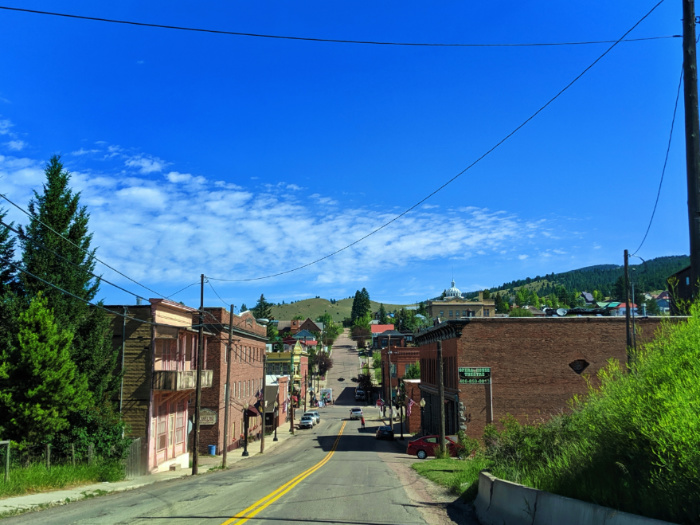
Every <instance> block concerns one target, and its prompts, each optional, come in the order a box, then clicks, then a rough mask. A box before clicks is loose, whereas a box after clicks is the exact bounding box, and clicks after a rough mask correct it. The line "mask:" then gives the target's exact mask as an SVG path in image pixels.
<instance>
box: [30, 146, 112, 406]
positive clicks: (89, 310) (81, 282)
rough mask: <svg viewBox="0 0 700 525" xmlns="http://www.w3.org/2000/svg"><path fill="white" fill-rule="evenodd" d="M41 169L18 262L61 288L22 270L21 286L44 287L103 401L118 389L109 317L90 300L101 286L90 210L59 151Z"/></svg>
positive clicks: (33, 291) (32, 294)
mask: <svg viewBox="0 0 700 525" xmlns="http://www.w3.org/2000/svg"><path fill="white" fill-rule="evenodd" d="M45 174H46V182H45V183H44V185H43V193H41V194H39V193H38V192H36V191H35V192H34V197H33V198H32V200H31V201H30V203H29V212H30V213H31V219H30V222H29V225H28V226H27V228H26V229H24V228H22V227H20V241H21V244H22V248H23V252H22V261H23V263H24V269H25V270H26V271H27V272H29V273H31V274H33V275H34V276H36V277H38V278H39V279H42V280H43V281H46V282H47V283H51V284H53V285H55V286H56V287H58V288H61V289H62V290H64V291H61V290H58V289H56V288H54V287H52V286H50V285H49V284H46V283H45V282H43V281H42V280H39V279H37V278H35V277H32V276H30V275H28V274H26V273H23V274H22V275H21V276H20V281H21V288H22V292H23V293H24V295H25V296H26V297H27V298H28V299H29V300H31V299H32V298H33V297H35V296H36V295H37V294H38V293H39V292H42V293H43V295H44V297H46V299H47V302H48V304H49V306H50V307H51V309H52V311H53V313H54V316H55V318H56V323H57V324H58V325H59V326H61V327H63V328H66V329H68V330H70V331H71V332H72V333H73V344H72V345H71V358H72V359H73V361H74V362H75V364H76V365H77V367H78V371H79V373H80V374H82V375H84V376H85V377H86V378H87V381H88V385H89V387H90V390H91V391H92V393H93V394H94V396H95V399H96V400H97V401H98V402H102V401H103V400H105V399H107V398H108V397H109V396H110V395H111V394H112V393H113V392H115V391H116V387H117V384H118V383H117V378H116V377H115V375H114V370H115V366H116V360H117V355H118V354H117V352H116V351H114V350H113V348H112V344H111V340H110V339H109V337H108V336H109V335H110V334H109V320H108V319H107V316H106V315H105V313H104V311H102V310H101V309H99V308H94V307H92V306H90V305H89V304H88V303H89V302H91V301H93V300H94V299H95V296H96V294H97V292H98V290H99V279H97V278H95V277H94V276H93V270H94V269H95V259H94V256H95V250H94V249H91V248H90V245H91V243H92V234H91V233H89V230H88V219H89V215H88V213H87V211H86V208H85V206H80V193H73V192H72V191H71V189H70V187H69V182H70V174H69V173H68V172H67V171H65V170H64V169H63V164H62V163H61V162H60V158H59V157H58V156H54V157H52V158H51V160H50V161H49V163H48V164H47V166H46V169H45ZM65 292H68V293H65ZM69 294H71V295H69Z"/></svg>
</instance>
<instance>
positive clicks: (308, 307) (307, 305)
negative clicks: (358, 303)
mask: <svg viewBox="0 0 700 525" xmlns="http://www.w3.org/2000/svg"><path fill="white" fill-rule="evenodd" d="M352 302H353V299H352V298H348V299H341V300H340V301H336V302H335V304H333V303H331V302H330V301H329V300H328V299H320V298H315V299H304V300H303V301H296V302H293V303H289V304H283V305H275V306H273V307H272V316H273V317H274V318H275V319H277V320H283V321H289V320H291V319H293V318H294V317H295V316H297V315H301V316H303V317H304V318H307V317H310V318H311V319H314V320H315V319H316V318H317V317H319V316H321V315H323V314H324V313H329V314H331V315H332V316H333V321H335V322H337V323H342V322H343V319H345V318H346V317H347V318H349V317H350V312H351V311H352ZM370 304H371V305H372V310H373V311H375V312H376V311H377V310H379V305H380V303H377V302H375V301H370ZM404 306H410V305H400V304H398V305H397V304H385V305H384V308H385V309H386V310H387V312H392V311H394V310H399V309H401V308H403V307H404Z"/></svg>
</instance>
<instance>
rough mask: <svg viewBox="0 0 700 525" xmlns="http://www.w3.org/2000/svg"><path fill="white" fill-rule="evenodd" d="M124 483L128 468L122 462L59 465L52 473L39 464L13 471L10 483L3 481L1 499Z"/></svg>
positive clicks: (0, 483)
mask: <svg viewBox="0 0 700 525" xmlns="http://www.w3.org/2000/svg"><path fill="white" fill-rule="evenodd" d="M121 479H124V467H123V466H122V464H121V463H120V462H118V461H96V462H95V463H94V464H92V465H76V466H75V467H73V466H72V465H56V466H52V467H51V469H50V470H49V469H47V468H46V466H45V465H44V464H42V463H37V464H32V465H30V466H28V467H25V468H15V469H12V470H11V471H10V479H9V480H8V481H7V482H5V481H4V478H3V477H0V498H4V497H9V496H21V495H24V494H33V493H36V492H48V491H51V490H59V489H63V488H67V487H74V486H79V485H86V484H88V483H99V482H103V481H110V482H113V481H119V480H121Z"/></svg>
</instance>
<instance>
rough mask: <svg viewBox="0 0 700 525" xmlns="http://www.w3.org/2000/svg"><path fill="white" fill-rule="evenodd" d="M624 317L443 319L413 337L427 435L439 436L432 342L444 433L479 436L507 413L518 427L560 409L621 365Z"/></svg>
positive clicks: (644, 331)
mask: <svg viewBox="0 0 700 525" xmlns="http://www.w3.org/2000/svg"><path fill="white" fill-rule="evenodd" d="M660 322H661V318H658V317H656V318H637V319H636V330H637V332H636V334H637V335H636V340H637V343H642V342H644V341H645V340H649V339H651V338H653V336H654V333H655V330H656V328H657V326H658V325H659V323H660ZM625 326H626V325H625V319H624V318H619V317H561V318H545V319H533V318H470V319H460V320H455V321H445V322H443V323H441V324H439V325H437V326H435V327H433V328H430V329H428V330H426V331H424V332H421V333H420V334H418V335H417V337H416V342H417V344H418V345H419V346H420V368H421V383H420V389H421V395H422V397H423V398H425V401H426V406H425V409H424V411H423V427H424V428H425V431H426V433H435V434H437V433H438V431H439V407H440V401H439V396H438V379H437V378H438V373H437V368H438V367H437V344H438V343H437V342H438V341H441V343H442V354H443V370H444V373H443V377H444V387H445V431H446V433H447V434H454V433H456V432H457V431H458V430H460V428H461V429H465V430H466V432H467V434H468V435H469V436H471V437H473V438H481V437H482V435H483V431H484V427H485V425H486V424H487V423H491V422H496V423H497V422H498V421H499V420H500V419H502V418H503V417H505V416H506V415H507V414H511V415H513V416H514V417H515V418H516V419H517V420H518V421H519V422H521V423H527V422H530V423H533V422H536V421H540V420H543V419H548V418H549V417H550V416H551V415H553V414H557V413H559V412H561V411H564V410H567V406H568V405H567V402H568V401H569V399H571V397H572V396H573V395H574V394H585V393H586V392H587V385H586V379H585V377H584V376H589V377H590V378H592V379H593V381H594V383H595V381H596V379H595V378H596V375H597V372H598V371H599V370H600V369H601V368H603V367H604V366H605V365H606V362H607V361H608V359H610V358H614V359H617V360H618V361H620V362H623V363H624V362H626V360H627V350H626V328H625Z"/></svg>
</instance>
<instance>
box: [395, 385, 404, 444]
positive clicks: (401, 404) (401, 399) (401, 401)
mask: <svg viewBox="0 0 700 525" xmlns="http://www.w3.org/2000/svg"><path fill="white" fill-rule="evenodd" d="M402 386H403V382H402V381H401V379H399V392H398V395H397V397H398V401H399V416H400V417H401V439H403V407H404V405H405V404H406V392H405V391H404V389H403V388H401V387H402Z"/></svg>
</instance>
